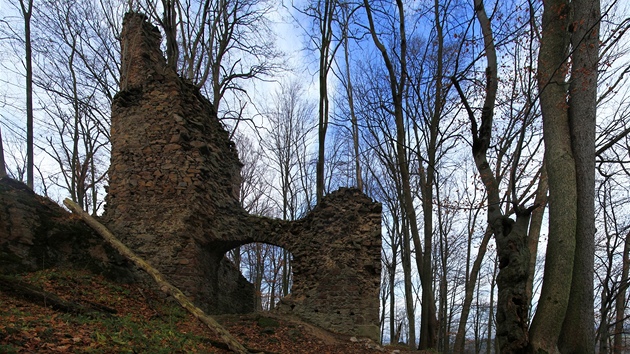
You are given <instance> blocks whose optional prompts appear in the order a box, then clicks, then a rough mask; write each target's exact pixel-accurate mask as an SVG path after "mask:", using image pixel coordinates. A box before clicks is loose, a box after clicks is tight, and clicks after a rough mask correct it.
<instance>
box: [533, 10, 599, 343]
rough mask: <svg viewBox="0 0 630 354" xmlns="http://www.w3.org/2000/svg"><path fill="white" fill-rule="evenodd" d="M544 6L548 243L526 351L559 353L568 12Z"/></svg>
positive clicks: (569, 240)
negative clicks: (543, 272) (540, 288)
mask: <svg viewBox="0 0 630 354" xmlns="http://www.w3.org/2000/svg"><path fill="white" fill-rule="evenodd" d="M544 6H545V8H544V12H543V22H542V26H543V28H542V33H543V34H542V39H541V45H540V52H539V57H538V82H539V90H540V105H541V109H542V113H543V139H544V141H545V161H546V163H547V165H546V167H547V174H548V181H549V240H548V243H547V252H546V261H545V277H544V281H543V286H542V290H541V295H540V300H539V302H538V308H537V310H536V315H535V316H534V319H533V321H532V324H531V328H530V350H532V351H533V352H535V353H538V352H546V353H559V350H558V347H557V343H558V339H559V336H560V332H561V328H562V323H563V321H564V317H565V314H566V310H567V306H568V302H569V294H570V289H571V274H573V258H574V254H575V231H576V221H577V220H576V218H577V190H576V172H575V159H574V157H573V153H572V149H571V130H570V126H569V116H568V111H567V102H566V94H567V92H566V85H567V84H566V82H565V78H566V75H567V69H568V68H567V64H566V58H567V57H568V35H567V33H568V32H567V29H568V16H569V12H570V11H569V2H568V1H567V0H547V1H546V2H545V4H544ZM591 289H592V288H591Z"/></svg>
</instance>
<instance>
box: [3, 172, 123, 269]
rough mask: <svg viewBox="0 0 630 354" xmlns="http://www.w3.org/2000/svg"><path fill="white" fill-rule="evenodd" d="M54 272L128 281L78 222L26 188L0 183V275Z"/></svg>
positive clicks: (115, 259) (119, 261) (118, 260)
mask: <svg viewBox="0 0 630 354" xmlns="http://www.w3.org/2000/svg"><path fill="white" fill-rule="evenodd" d="M56 266H74V267H76V268H81V269H82V268H88V269H90V270H92V271H94V272H95V273H99V274H105V275H108V276H109V277H110V278H113V279H117V280H119V281H129V280H131V279H132V278H131V273H130V272H129V270H128V269H127V262H126V261H125V260H124V259H123V258H122V257H121V256H120V255H119V254H118V252H116V251H115V250H114V249H112V248H111V247H110V246H109V245H107V244H106V243H105V242H104V241H103V240H102V239H101V237H100V236H98V235H96V234H95V233H93V232H92V230H91V229H90V228H89V227H87V226H86V225H85V224H83V222H82V221H81V220H80V219H77V218H75V217H73V216H72V215H71V214H70V213H68V212H67V211H66V210H65V209H63V208H62V207H60V206H59V205H58V204H56V203H55V202H53V201H51V200H49V199H47V198H44V197H41V196H38V195H36V194H35V193H33V191H32V190H31V189H29V188H28V187H27V186H26V185H25V184H23V183H21V182H17V181H14V180H12V179H9V178H6V177H5V178H0V273H4V274H14V273H22V272H28V271H35V270H40V269H45V268H50V267H56Z"/></svg>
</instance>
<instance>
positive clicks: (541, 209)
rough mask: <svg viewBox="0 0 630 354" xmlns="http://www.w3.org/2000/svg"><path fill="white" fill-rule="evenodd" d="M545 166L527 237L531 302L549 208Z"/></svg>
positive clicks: (539, 182) (528, 289)
mask: <svg viewBox="0 0 630 354" xmlns="http://www.w3.org/2000/svg"><path fill="white" fill-rule="evenodd" d="M545 165H546V164H545V162H544V161H543V165H542V166H541V167H540V177H539V179H538V187H537V189H536V197H535V199H534V205H535V206H536V207H537V208H536V209H535V210H534V211H533V212H532V217H531V219H530V221H529V236H527V248H529V272H528V274H527V285H526V287H525V295H526V296H527V298H528V299H529V301H530V302H531V301H532V297H533V293H534V275H535V274H536V259H537V258H536V257H537V255H538V241H539V239H540V230H541V228H542V222H543V216H544V215H545V207H546V206H547V192H548V191H549V185H548V183H547V168H546V167H545ZM530 306H531V304H530ZM530 308H531V307H530Z"/></svg>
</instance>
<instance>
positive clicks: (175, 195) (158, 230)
mask: <svg viewBox="0 0 630 354" xmlns="http://www.w3.org/2000/svg"><path fill="white" fill-rule="evenodd" d="M160 41H161V36H160V33H159V31H158V29H157V28H156V27H154V26H152V25H151V24H149V23H148V22H147V20H146V17H145V16H143V15H140V14H137V13H129V14H127V15H126V16H125V19H124V23H123V31H122V34H121V44H122V70H121V79H120V92H119V93H118V94H117V95H116V97H115V99H114V102H113V106H112V123H111V124H112V125H111V142H112V153H111V155H112V156H111V167H110V171H109V177H110V180H109V189H108V195H107V198H106V201H107V207H106V210H105V214H104V221H105V223H106V225H107V226H108V227H109V228H110V229H111V230H112V231H113V232H114V233H115V234H117V235H118V236H119V237H120V239H121V240H122V241H123V242H124V243H126V244H127V245H128V246H129V247H130V248H131V249H132V250H134V251H135V252H136V253H137V254H138V255H140V256H142V257H143V258H144V259H146V260H147V261H148V262H149V263H151V264H152V265H153V266H155V267H156V268H158V269H159V270H160V271H161V272H162V273H163V274H165V275H166V276H167V277H168V278H169V280H170V281H171V282H172V283H173V284H174V285H175V286H177V287H179V288H180V289H182V291H184V293H185V294H186V295H187V296H190V297H191V298H192V299H193V300H194V302H195V303H196V304H197V305H198V306H200V307H201V308H202V309H203V310H205V311H206V312H208V313H244V312H251V311H253V310H254V291H253V286H252V284H250V283H249V282H247V281H246V280H245V278H244V277H243V276H242V275H241V273H240V271H239V269H237V268H236V267H235V266H234V265H233V264H232V263H231V262H230V261H229V260H227V258H225V253H226V252H227V251H229V250H231V249H233V248H235V247H238V246H240V245H244V244H247V243H251V242H263V243H268V244H272V245H276V246H280V247H283V248H284V249H286V250H288V251H290V252H291V254H292V255H293V259H292V269H293V285H292V289H291V294H290V295H289V296H288V297H285V298H284V299H282V300H281V302H280V304H279V305H278V308H279V309H280V311H284V312H287V313H292V314H295V315H297V316H299V317H300V318H302V319H303V320H305V321H307V322H310V323H312V324H315V325H317V326H321V327H323V328H326V329H330V330H332V331H335V332H339V333H343V334H349V335H356V336H365V337H369V338H372V339H378V337H379V325H378V323H379V318H378V316H379V298H378V295H379V286H380V274H381V205H380V204H379V203H376V202H374V201H372V200H371V199H370V198H369V197H367V196H365V195H364V194H362V193H361V192H360V191H358V190H355V189H341V190H339V191H337V192H334V193H331V194H330V195H328V196H327V197H325V198H324V199H323V200H322V201H321V203H319V204H318V205H317V206H316V208H315V209H314V210H313V211H312V212H311V213H309V214H308V215H307V216H306V217H304V218H303V219H300V220H298V221H293V222H287V221H281V220H276V219H270V218H263V217H258V216H254V215H249V214H248V213H247V212H246V211H245V210H244V209H243V208H242V207H241V206H240V204H239V202H238V194H239V185H240V168H241V163H240V162H239V160H238V154H237V151H236V148H235V145H234V143H233V142H231V141H230V140H229V136H228V133H227V132H226V131H225V129H224V128H223V126H222V125H221V123H220V122H219V120H218V119H217V115H216V112H215V111H214V108H213V107H212V105H211V103H210V102H209V101H208V100H207V99H206V98H204V97H203V96H202V95H201V94H200V92H199V90H198V88H196V87H195V86H194V85H192V84H190V83H188V82H186V81H185V80H183V79H182V78H180V77H179V76H178V75H177V73H176V72H175V71H174V70H173V69H171V68H170V67H168V66H167V65H166V62H165V59H164V57H163V55H162V53H161V51H160Z"/></svg>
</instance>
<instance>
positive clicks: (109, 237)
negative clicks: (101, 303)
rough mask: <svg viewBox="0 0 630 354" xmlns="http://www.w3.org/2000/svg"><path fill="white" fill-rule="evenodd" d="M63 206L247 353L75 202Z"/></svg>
mask: <svg viewBox="0 0 630 354" xmlns="http://www.w3.org/2000/svg"><path fill="white" fill-rule="evenodd" d="M63 204H64V205H65V206H66V207H68V209H70V210H72V211H73V212H74V213H76V214H78V215H79V216H80V217H81V219H83V221H84V222H85V223H86V224H88V225H89V226H90V227H91V228H93V229H94V230H95V231H96V232H98V234H99V235H101V236H102V237H103V238H104V239H105V241H107V242H108V243H109V244H110V245H111V246H112V247H114V248H115V249H116V250H117V251H118V252H120V254H121V255H123V256H125V257H126V258H127V259H129V260H130V261H132V262H133V263H134V264H135V265H136V266H138V267H139V268H141V269H142V270H144V271H145V272H147V273H148V274H149V275H150V276H151V277H152V278H153V279H154V280H155V282H156V283H157V284H158V285H159V286H160V289H161V290H162V291H164V292H165V293H167V294H169V295H171V296H172V297H173V298H175V300H177V302H178V303H179V304H180V305H181V306H182V307H183V308H185V309H186V310H188V312H190V313H191V314H193V315H194V316H195V317H197V318H198V319H199V320H200V321H201V322H203V323H204V324H205V325H206V326H208V328H210V329H211V330H213V331H214V332H216V333H217V334H218V335H219V337H221V339H222V340H223V342H224V343H225V344H226V345H227V346H228V347H229V348H230V350H232V351H233V352H235V353H243V354H247V353H249V351H248V350H247V349H245V347H243V345H242V344H241V343H239V342H238V341H237V340H236V338H234V337H233V336H232V335H231V334H230V332H228V331H227V330H226V329H225V328H223V326H221V325H220V324H219V323H218V322H217V321H215V320H214V318H212V317H210V316H208V315H206V314H205V313H204V312H203V311H202V310H201V309H200V308H198V307H197V306H195V305H194V304H193V303H192V302H191V301H190V300H188V298H187V297H186V295H184V293H182V292H181V290H179V289H178V288H176V287H175V286H173V285H171V283H169V282H168V281H167V280H166V279H164V276H163V275H162V273H160V272H159V271H158V270H157V269H155V268H154V267H153V266H151V265H150V264H149V263H147V262H146V261H145V260H144V259H142V258H140V257H138V256H137V255H136V254H135V253H134V252H133V251H131V250H130V249H129V248H128V247H127V246H125V245H124V244H123V243H122V242H120V241H119V240H118V239H117V238H116V236H114V234H112V233H111V232H110V231H109V230H108V229H107V228H106V227H105V226H104V225H103V224H101V223H99V222H98V221H97V220H96V219H94V218H93V217H91V216H90V215H89V214H88V213H86V212H85V211H83V210H82V209H81V208H80V207H79V206H78V205H77V204H76V203H75V202H73V201H71V200H70V199H66V200H64V201H63Z"/></svg>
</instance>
